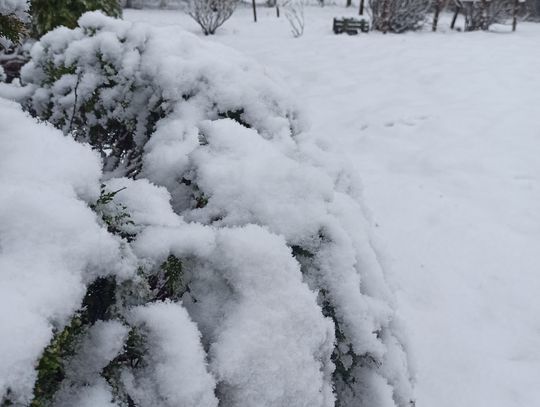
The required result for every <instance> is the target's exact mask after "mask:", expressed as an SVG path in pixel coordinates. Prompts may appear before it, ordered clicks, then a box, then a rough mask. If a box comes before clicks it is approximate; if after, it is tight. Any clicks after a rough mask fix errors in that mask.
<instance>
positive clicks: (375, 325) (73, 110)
mask: <svg viewBox="0 0 540 407" xmlns="http://www.w3.org/2000/svg"><path fill="white" fill-rule="evenodd" d="M22 83H23V87H21V88H11V89H9V91H10V93H11V95H12V96H13V97H18V99H19V101H21V102H22V103H23V105H24V107H25V108H26V109H27V110H28V111H30V112H31V113H32V114H33V115H35V116H37V117H39V118H40V119H43V120H47V121H49V122H50V123H52V124H53V125H54V126H56V127H58V128H60V129H62V130H63V132H64V133H65V134H68V135H72V136H73V137H74V138H75V139H77V140H79V141H84V142H88V143H89V144H90V145H91V146H92V147H93V149H94V150H96V151H97V152H98V153H99V154H100V155H101V157H102V159H103V164H104V165H103V170H104V175H103V179H105V180H106V181H105V182H104V186H103V187H102V188H101V191H100V192H97V182H98V181H97V176H96V175H94V178H93V183H92V185H93V187H92V188H91V190H92V194H91V199H90V200H87V202H90V203H91V208H92V209H93V211H94V213H95V217H96V220H95V222H99V223H100V224H101V225H102V226H103V228H104V229H106V230H107V232H108V235H107V236H108V239H110V240H111V243H110V247H111V249H109V251H110V253H112V254H115V255H116V256H113V257H114V259H111V260H107V259H108V257H106V256H100V257H99V260H100V262H107V261H109V262H110V263H111V264H115V267H116V268H114V267H112V266H111V267H110V268H109V269H108V270H110V271H109V274H108V275H103V273H102V274H99V273H98V272H96V271H92V273H91V274H90V275H91V276H94V277H95V276H100V278H98V279H97V280H96V279H95V278H94V279H93V280H92V279H86V280H84V281H88V282H89V283H88V284H87V286H86V294H84V292H83V291H84V290H81V289H79V291H78V295H79V297H78V298H79V300H80V299H81V298H83V297H84V298H83V299H82V304H81V305H82V308H79V311H78V313H77V312H76V307H74V306H73V305H71V306H70V307H67V308H66V309H65V310H63V312H64V314H62V315H64V319H63V320H62V321H64V325H61V326H62V327H63V330H62V328H60V330H59V331H58V332H59V333H57V334H56V335H55V336H54V337H53V339H52V341H51V342H50V343H49V346H48V347H47V349H46V350H45V352H44V353H43V354H42V356H41V359H40V363H39V364H38V371H39V372H38V375H37V379H36V380H37V382H36V385H35V386H34V396H36V392H38V394H37V395H38V396H39V397H41V398H44V399H48V400H52V401H53V403H54V405H55V406H74V405H89V406H90V405H92V406H101V405H107V406H112V405H124V404H129V405H136V406H158V405H159V406H178V405H188V406H217V404H218V403H219V405H220V406H224V407H233V406H238V407H240V406H257V407H267V406H272V407H273V406H275V407H278V406H279V407H282V406H283V407H284V406H287V407H295V406H306V407H307V406H309V407H313V406H315V407H316V406H321V407H323V406H324V407H330V406H334V405H339V406H343V407H353V406H358V405H372V406H400V407H405V406H408V405H409V403H410V401H411V400H412V391H411V382H410V375H409V370H408V363H407V355H406V352H405V349H404V346H403V344H404V338H402V333H401V330H400V329H399V321H398V320H396V318H395V316H394V312H393V308H392V296H391V293H390V292H389V290H388V287H387V286H386V283H385V281H384V276H383V274H382V271H381V267H380V265H379V263H378V261H377V257H376V256H375V253H374V251H373V248H372V246H371V242H370V239H369V236H368V235H367V234H366V232H365V231H366V229H367V226H366V224H365V219H364V217H363V211H362V207H361V205H360V204H359V200H358V191H357V182H356V180H355V179H354V177H352V175H351V172H350V171H348V169H347V168H345V167H344V165H343V164H342V162H341V161H342V160H341V158H339V157H334V156H333V155H332V154H330V153H328V152H326V151H323V150H322V149H321V148H320V147H318V146H317V145H316V144H314V143H313V142H312V141H311V138H310V137H309V136H308V135H307V134H306V132H305V130H304V126H303V121H302V120H301V119H300V115H299V113H298V112H297V110H296V108H295V106H294V104H293V103H292V102H291V101H290V98H289V95H288V93H287V92H286V90H285V89H283V88H282V87H281V86H280V85H279V84H278V82H277V81H275V80H274V79H273V78H271V77H270V76H268V74H267V73H266V72H265V70H264V69H263V68H261V67H259V66H258V65H256V64H255V63H253V62H252V61H251V60H248V59H246V58H244V57H242V56H241V55H239V54H237V53H236V52H234V51H232V50H229V49H227V48H224V47H222V46H219V45H217V44H213V43H207V42H203V41H201V40H199V39H197V38H196V37H194V36H193V35H190V34H187V33H181V32H180V33H179V32H178V28H176V27H172V28H171V27H169V28H160V29H157V28H150V27H148V26H144V25H136V24H131V23H128V22H124V21H119V20H115V19H111V18H108V17H105V16H103V15H102V14H100V13H88V14H85V15H84V16H83V17H82V18H81V19H80V21H79V27H78V28H76V29H73V30H69V29H66V28H60V29H57V30H55V31H53V32H51V33H49V34H47V35H46V36H44V37H43V38H42V39H41V41H39V42H38V43H37V44H36V45H35V47H34V49H33V50H32V60H31V62H30V63H29V64H28V65H27V66H25V68H24V69H23V72H22ZM2 91H4V92H5V91H6V87H5V86H4V88H0V93H1V92H2ZM38 147H39V146H37V147H36V148H38ZM51 148H52V147H51ZM80 148H81V149H83V147H80ZM85 154H88V153H85ZM0 162H2V161H0ZM5 172H6V171H4V173H5ZM94 173H95V170H94ZM55 174H56V175H57V176H58V177H61V174H64V175H62V176H63V177H68V176H71V174H72V173H71V172H70V171H69V170H67V169H63V172H58V173H55ZM73 176H75V175H73ZM61 179H64V178H61ZM71 179H72V178H69V180H71ZM79 189H80V188H79ZM73 199H75V198H73ZM86 210H87V211H89V209H88V208H86ZM1 224H2V223H0V225H1ZM44 227H45V226H44ZM84 230H85V229H84V228H81V231H84ZM0 233H2V229H0ZM100 233H104V232H103V230H102V231H101V232H100ZM55 241H57V240H55ZM0 242H3V240H2V237H1V235H0ZM53 242H54V241H53ZM2 244H3V243H2ZM102 244H104V243H102ZM2 247H3V246H2ZM66 250H67V249H66ZM93 250H95V249H93ZM114 250H116V252H115V251H114ZM113 260H115V261H116V263H114V261H113ZM79 261H80V260H79ZM94 268H95V267H93V268H91V269H90V270H93V269H94ZM0 269H1V268H0ZM116 269H119V270H122V272H114V271H112V270H116ZM73 296H75V294H73ZM98 298H99V301H97V300H96V299H98ZM21 301H23V300H21ZM74 302H76V301H73V303H74ZM70 313H71V314H70ZM67 315H71V319H69V320H68V318H67V317H66V316H67ZM81 327H82V328H81ZM7 331H9V330H7ZM49 339H50V335H49V336H47V335H43V339H42V341H41V342H39V344H38V345H35V346H36V349H38V348H39V347H40V346H41V347H43V346H44V344H45V343H46V342H47V340H49ZM0 343H1V342H0ZM66 349H67V350H66ZM37 352H38V351H37V350H36V351H35V352H34V353H33V354H31V355H30V356H28V360H30V359H31V358H32V357H33V358H34V359H32V360H35V357H36V353H37ZM95 355H99V357H96V356H95ZM44 358H45V362H48V361H50V360H52V362H55V363H56V364H61V365H62V369H61V373H62V374H61V375H58V374H57V375H54V376H52V377H53V378H54V377H56V378H58V377H60V378H61V380H58V379H55V380H56V381H55V380H53V384H54V386H48V387H47V386H45V384H47V383H49V382H48V381H47V380H50V379H51V376H50V375H48V372H49V370H48V369H46V366H48V365H49V364H48V363H45V362H42V361H43V360H44ZM92 358H93V359H92ZM58 361H60V362H62V363H60V362H58ZM15 365H16V364H15V363H13V366H15ZM43 365H44V366H45V367H43ZM53 365H54V363H53ZM40 366H42V367H43V369H41V370H40ZM55 366H56V365H55ZM17 367H18V368H19V370H20V371H22V372H23V373H24V374H26V375H27V377H28V378H29V379H28V382H31V380H32V379H33V378H35V375H36V374H35V372H34V371H33V370H32V369H31V367H30V365H29V364H28V363H27V364H25V365H22V364H21V365H17ZM42 372H44V373H42ZM49 373H50V372H49ZM53 373H54V371H53ZM56 373H58V372H56ZM11 383H12V382H9V383H7V384H6V385H4V386H3V387H0V392H3V393H4V394H5V395H6V394H7V389H10V392H9V394H8V397H11V398H14V397H23V396H21V394H22V395H26V396H25V397H28V386H27V387H26V388H25V389H20V388H14V387H13V386H12V385H11ZM44 388H47V389H48V390H47V392H44V391H41V389H44ZM51 389H53V390H54V391H52V390H51ZM23 390H25V391H26V392H24V391H23ZM40 391H41V392H40ZM42 393H45V394H42ZM111 400H112V401H111ZM100 403H101V404H100ZM122 403H124V404H122Z"/></svg>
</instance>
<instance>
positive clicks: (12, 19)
mask: <svg viewBox="0 0 540 407" xmlns="http://www.w3.org/2000/svg"><path fill="white" fill-rule="evenodd" d="M27 11H28V2H27V0H0V50H1V49H2V48H6V47H7V46H8V45H9V44H10V43H11V42H18V41H19V39H20V36H21V34H22V31H23V30H24V22H25V21H26V20H27V19H28V14H27Z"/></svg>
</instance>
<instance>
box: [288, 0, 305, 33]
mask: <svg viewBox="0 0 540 407" xmlns="http://www.w3.org/2000/svg"><path fill="white" fill-rule="evenodd" d="M283 10H284V14H285V17H286V18H287V21H288V22H289V24H290V26H291V31H292V34H293V36H294V37H295V38H298V37H301V36H302V34H304V27H305V19H304V2H303V0H287V1H285V2H284V3H283Z"/></svg>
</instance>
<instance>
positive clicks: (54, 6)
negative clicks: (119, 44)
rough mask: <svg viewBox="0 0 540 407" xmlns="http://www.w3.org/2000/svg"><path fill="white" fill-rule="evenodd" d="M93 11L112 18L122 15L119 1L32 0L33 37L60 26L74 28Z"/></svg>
mask: <svg viewBox="0 0 540 407" xmlns="http://www.w3.org/2000/svg"><path fill="white" fill-rule="evenodd" d="M93 10H101V11H103V12H104V13H105V14H107V15H109V16H112V17H120V16H121V14H122V7H121V5H120V2H119V1H118V0H32V3H31V7H30V14H31V15H32V35H33V36H34V37H35V38H39V37H41V36H42V35H43V34H45V33H47V32H48V31H50V30H52V29H54V28H56V27H58V26H65V27H69V28H74V27H76V26H77V20H78V19H79V17H80V16H81V15H82V14H84V13H85V12H87V11H93Z"/></svg>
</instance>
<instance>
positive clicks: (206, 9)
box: [187, 0, 238, 35]
mask: <svg viewBox="0 0 540 407" xmlns="http://www.w3.org/2000/svg"><path fill="white" fill-rule="evenodd" d="M237 4H238V0H189V2H188V6H187V13H188V14H189V15H190V16H191V18H193V19H194V20H195V21H196V22H197V24H199V25H200V26H201V28H202V30H203V33H204V35H213V34H214V33H215V32H216V30H217V29H218V28H219V27H221V26H222V25H223V23H225V21H227V20H228V19H229V18H231V16H232V15H233V13H234V10H236V6H237Z"/></svg>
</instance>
